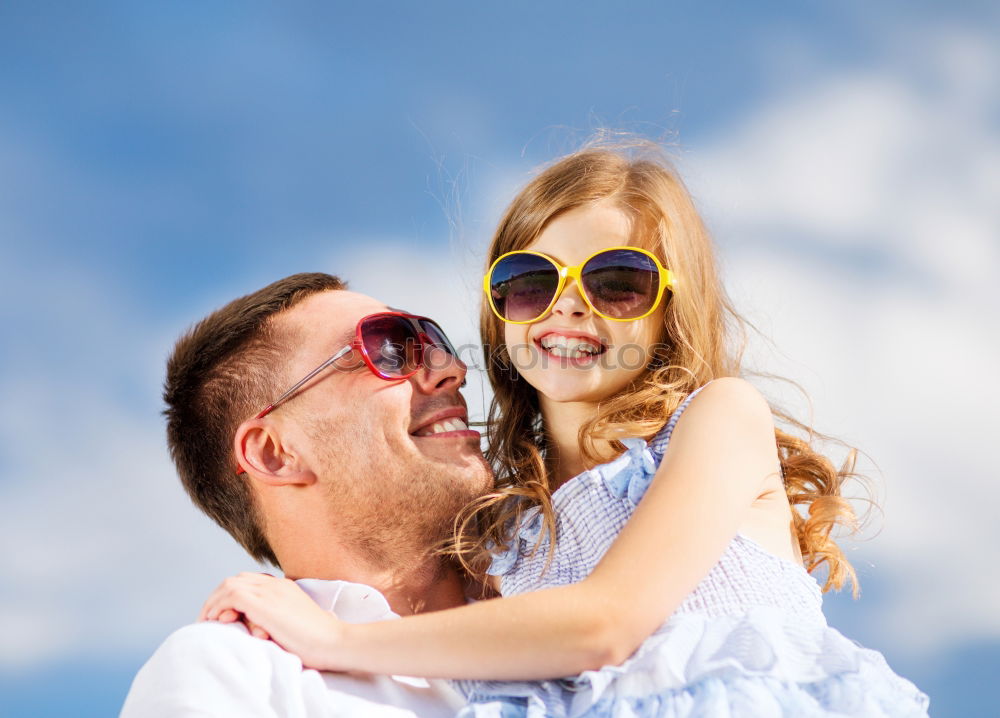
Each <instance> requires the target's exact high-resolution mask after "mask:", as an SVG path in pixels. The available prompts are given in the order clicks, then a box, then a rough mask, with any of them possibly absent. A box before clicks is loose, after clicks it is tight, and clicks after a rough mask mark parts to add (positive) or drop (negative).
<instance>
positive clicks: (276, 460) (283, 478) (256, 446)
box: [234, 418, 316, 486]
mask: <svg viewBox="0 0 1000 718" xmlns="http://www.w3.org/2000/svg"><path fill="white" fill-rule="evenodd" d="M234 450H235V452H236V461H237V463H238V464H239V465H240V466H241V467H242V468H243V469H244V470H245V471H246V472H247V474H248V475H249V476H250V477H252V478H253V479H255V480H256V481H260V482H262V483H264V484H268V485H270V486H287V485H294V484H298V485H306V484H311V483H314V482H315V481H316V474H314V473H313V472H312V470H310V469H309V467H308V466H306V465H305V464H304V463H303V461H302V457H301V456H299V455H298V454H297V453H296V452H295V450H294V449H292V448H291V447H290V446H288V445H286V444H284V443H282V438H281V432H280V430H279V427H278V426H276V425H275V424H274V423H273V422H271V421H269V420H268V419H267V418H264V419H250V420H248V421H244V422H243V423H242V424H240V425H239V427H238V428H237V429H236V437H235V443H234Z"/></svg>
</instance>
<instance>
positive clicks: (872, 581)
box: [0, 1, 1000, 716]
mask: <svg viewBox="0 0 1000 718" xmlns="http://www.w3.org/2000/svg"><path fill="white" fill-rule="evenodd" d="M998 31H1000V12H998V11H997V10H996V8H995V7H994V6H993V5H992V4H991V3H986V2H979V3H976V2H964V3H949V4H947V5H944V4H941V3H929V2H915V3H905V4H904V3H901V2H889V3H880V4H879V7H878V8H873V7H871V4H866V3H861V2H844V3H820V2H814V1H807V2H799V3H776V2H775V3H770V2H767V3H752V4H751V3H736V2H732V3H725V4H723V3H716V4H708V3H695V2H674V3H664V2H622V3H616V4H614V5H613V6H612V5H610V4H598V3H569V2H533V3H528V2H509V3H503V4H502V5H500V4H495V5H486V4H473V3H461V2H435V3H421V4H416V3H370V4H364V5H358V6H345V5H342V4H330V3H305V2H302V3H285V4H281V5H273V4H263V3H235V2H207V3H159V4H155V5H153V4H149V3H142V4H140V3H126V2H105V3H92V4H89V5H88V4H82V3H80V4H74V5H72V6H66V5H64V4H56V3H46V2H9V3H3V4H2V5H0V300H2V301H0V318H2V321H3V322H4V324H5V326H6V328H7V331H6V332H5V339H4V341H3V343H2V345H0V346H2V350H0V392H2V395H3V396H4V397H5V401H4V404H3V408H2V409H0V437H2V441H0V506H3V507H4V509H5V511H4V514H5V515H4V519H3V521H2V522H0V546H2V551H0V631H3V633H4V635H5V636H6V639H5V641H4V642H3V643H4V646H3V647H2V648H0V696H2V697H0V715H4V716H7V715H18V716H19V715H32V716H40V715H63V714H66V713H67V712H70V711H71V712H72V714H73V715H80V716H83V715H95V716H96V715H107V714H113V713H114V712H115V711H116V710H117V708H118V706H119V705H120V703H121V700H122V699H123V697H124V694H125V692H126V691H127V688H128V684H129V681H130V679H131V676H132V675H133V674H134V672H135V671H136V670H137V669H138V667H139V666H140V665H141V664H142V662H143V661H144V660H145V659H146V658H147V657H148V656H149V655H150V654H151V652H152V651H153V650H154V649H155V647H156V645H158V643H159V642H160V641H162V639H163V638H164V637H165V636H166V635H167V634H168V633H169V632H170V631H171V630H173V629H174V628H176V627H178V626H180V625H182V624H183V623H184V622H186V621H188V620H190V619H191V617H192V616H194V615H195V614H196V612H197V609H198V608H199V607H200V604H201V601H202V600H203V598H204V597H205V596H206V595H207V593H208V591H209V590H210V589H211V588H212V587H213V586H214V585H215V584H216V583H217V582H218V581H219V580H221V578H223V577H224V576H226V575H228V574H230V573H233V572H235V571H239V570H244V569H247V568H250V569H252V568H253V564H252V562H250V561H249V559H247V558H245V557H244V556H243V555H242V554H241V552H240V551H239V550H238V548H237V547H236V546H235V544H233V542H232V541H231V540H230V539H228V537H227V536H225V535H224V534H223V533H222V532H221V531H219V530H218V529H216V528H214V526H212V525H211V524H210V523H209V522H208V521H207V519H204V518H203V517H202V516H201V515H200V514H198V513H197V512H196V511H195V510H194V509H193V508H192V507H191V506H190V505H189V502H188V501H187V499H186V497H185V496H184V495H183V492H182V491H181V490H180V487H179V485H178V482H177V480H176V478H175V477H174V475H173V472H172V469H171V467H170V464H169V461H168V459H167V456H166V452H165V449H164V447H163V427H162V421H161V419H160V416H159V414H158V412H159V409H160V398H159V389H160V383H161V381H162V371H163V361H164V358H165V356H166V353H167V352H168V351H169V348H170V345H171V343H172V341H173V339H174V338H175V337H176V336H177V335H178V334H179V333H180V332H181V331H182V330H183V329H184V328H185V327H186V326H187V325H188V324H189V323H191V322H192V321H194V320H195V319H197V318H199V317H200V316H202V315H204V314H205V313H207V312H208V311H210V310H211V309H213V308H215V307H216V306H218V305H220V304H221V303H223V302H224V301H226V300H228V299H230V298H232V297H234V296H236V295H238V294H241V293H245V292H247V291H251V290H253V289H256V288H258V287H259V286H262V285H263V284H265V283H267V282H269V281H271V280H273V279H275V278H278V277H280V276H284V275H286V274H289V273H292V272H295V271H303V270H320V271H329V272H333V273H339V274H342V275H343V276H345V277H347V278H348V279H350V280H351V281H352V282H353V284H354V285H355V287H356V288H358V289H360V290H361V291H366V292H369V293H371V294H373V295H376V296H379V297H380V298H384V299H386V300H387V301H389V302H390V303H392V304H395V305H399V306H407V307H412V308H413V309H414V310H419V311H422V312H424V313H427V314H430V315H432V316H435V317H439V318H440V319H441V321H442V323H444V324H445V327H446V328H447V329H448V331H449V333H450V334H452V335H453V336H454V337H457V338H458V339H459V341H464V342H468V343H471V342H472V341H474V336H475V330H474V321H475V319H474V316H473V312H472V311H471V310H470V309H468V307H471V306H472V305H473V303H474V302H475V301H476V297H475V291H474V288H475V286H476V285H477V283H478V272H479V271H480V266H479V265H480V259H481V256H482V249H483V245H484V243H485V241H486V240H487V239H488V236H489V234H490V232H491V230H492V228H493V225H494V224H495V222H496V220H497V218H498V216H499V213H500V210H501V208H502V207H503V206H504V204H505V203H506V202H507V201H508V200H509V198H510V197H511V196H512V195H513V192H514V191H516V189H517V187H518V186H519V185H520V184H521V183H523V182H524V181H525V180H526V179H527V178H528V177H529V176H530V174H531V172H532V169H533V168H534V167H536V166H537V165H539V164H540V163H542V162H545V161H548V160H550V159H552V158H553V157H555V156H556V155H557V154H559V153H561V152H564V151H568V150H571V149H572V148H573V146H574V145H575V143H577V142H579V141H580V140H582V139H584V138H585V137H586V136H587V135H588V132H589V131H590V130H591V129H593V128H594V127H597V126H600V125H609V126H612V127H616V128H621V129H625V130H630V131H635V132H640V133H643V134H645V135H647V136H652V137H654V138H661V139H663V140H665V141H666V142H668V143H669V144H670V145H671V147H672V151H673V152H674V154H675V156H676V160H677V163H678V166H679V167H680V169H681V171H682V173H683V174H684V175H685V177H686V178H687V179H688V181H689V183H690V185H691V187H692V189H693V191H694V193H695V196H696V199H697V200H698V202H699V205H700V206H701V207H702V209H703V211H704V213H705V216H706V218H707V220H708V222H709V225H710V227H711V228H712V230H713V232H714V234H715V237H716V239H717V242H718V245H719V248H720V256H721V260H722V266H723V269H724V271H725V273H726V280H727V284H728V286H729V287H730V291H731V292H732V294H733V296H734V299H736V301H737V304H738V306H739V307H740V308H741V309H742V310H743V311H744V312H745V313H746V314H747V315H748V316H749V317H750V318H751V319H752V320H753V321H754V322H755V323H756V324H757V326H758V327H760V328H761V330H762V332H763V333H764V334H765V335H767V336H768V337H770V338H771V339H773V343H774V346H773V347H772V346H770V345H768V344H767V342H764V341H761V340H759V339H758V340H755V343H754V345H753V351H752V352H751V356H752V359H753V362H754V366H758V367H759V368H762V369H768V370H772V371H775V372H776V373H779V374H782V375H785V376H789V377H792V378H794V379H796V380H797V381H799V382H800V383H801V384H802V385H803V386H804V387H805V389H806V390H807V391H808V393H809V396H810V397H811V399H812V410H813V412H814V414H813V418H814V421H815V423H816V424H817V426H818V427H819V428H820V430H822V431H826V432H828V433H832V434H834V435H836V436H841V437H843V438H845V439H847V440H849V441H852V442H854V443H857V444H858V445H859V446H861V447H862V448H863V449H865V450H866V451H867V452H868V453H869V454H870V455H871V456H872V458H873V459H874V461H875V462H876V463H877V466H878V469H879V470H880V473H879V472H876V471H874V470H872V471H871V473H872V474H873V476H874V478H875V480H876V482H877V484H878V486H879V497H880V499H881V501H882V505H883V508H884V516H881V517H877V518H876V521H875V522H874V524H873V528H872V529H870V530H869V532H868V537H867V540H865V541H860V542H851V543H849V544H848V546H849V551H850V555H851V557H852V558H853V559H854V560H855V561H856V563H857V565H858V568H859V572H860V573H861V577H862V582H863V584H862V585H863V596H862V598H861V600H860V601H857V602H852V601H851V600H850V599H849V598H845V597H842V596H836V597H832V598H830V599H828V603H827V613H828V615H829V616H830V618H831V622H833V623H834V624H835V625H837V626H839V627H841V628H842V630H843V631H844V632H845V633H846V634H847V635H848V636H850V637H852V638H856V639H858V640H860V641H861V642H862V643H865V644H866V645H870V646H872V647H874V648H878V649H879V650H882V651H883V652H884V653H885V654H886V655H887V657H888V658H889V660H890V663H891V664H892V665H893V666H895V667H896V668H897V670H899V672H900V673H902V674H904V675H906V676H908V677H911V678H913V679H914V680H915V681H916V682H918V683H919V684H920V685H921V686H922V687H923V688H924V689H925V690H926V691H927V692H928V693H930V695H931V698H932V707H934V708H935V710H934V715H936V716H948V715H954V716H959V715H960V716H974V715H989V714H990V713H991V712H995V708H990V707H989V706H990V703H989V700H990V699H989V694H988V693H987V690H988V687H987V685H986V684H987V680H986V678H988V677H989V676H995V675H996V674H997V671H998V669H1000V618H998V616H997V615H996V611H995V609H994V607H995V606H996V605H997V603H998V602H1000V579H998V578H997V577H996V576H995V575H994V574H992V573H990V572H989V571H983V570H982V566H983V565H990V564H991V561H996V560H1000V548H998V544H1000V542H998V541H997V538H998V537H997V531H996V529H995V528H994V525H995V512H993V511H991V510H990V507H991V506H993V507H995V506H996V502H997V501H998V500H1000V484H998V482H996V481H995V479H996V478H997V477H998V476H997V470H996V469H995V468H994V467H993V465H992V462H990V463H988V461H990V460H991V459H992V456H990V457H989V458H987V450H986V448H985V447H987V446H989V445H990V442H991V441H993V439H992V437H991V435H990V433H989V428H990V427H994V428H995V427H996V426H997V425H998V416H997V413H998V412H997V409H996V406H998V402H1000V388H998V382H996V380H995V379H993V378H992V377H991V371H992V369H993V366H992V359H993V357H995V356H997V353H998V351H1000V337H998V336H997V332H996V328H995V327H996V316H997V310H998V309H1000V292H998V291H997V289H996V288H995V279H994V278H995V273H996V269H997V267H998V266H1000V262H998V260H1000V257H998V254H1000V250H998V241H997V237H998V230H1000V211H998V210H997V202H996V197H997V196H998V195H1000V170H998V168H1000V91H998V89H997V88H998V87H1000V83H998V82H997V80H998V74H1000V52H998V51H997V49H996V38H997V37H998ZM393 258H394V259H395V263H394V264H391V263H390V261H389V260H391V259H393ZM415 276H420V277H423V278H425V281H422V282H418V281H415V279H414V277H415ZM762 388H767V389H768V390H769V391H770V392H771V393H770V394H769V396H773V397H774V398H775V399H777V400H780V401H783V402H786V403H788V404H789V405H791V406H793V407H795V408H796V410H797V411H799V413H801V414H803V415H804V414H805V413H807V412H808V406H807V405H806V404H805V403H804V402H803V401H802V400H801V399H800V398H797V397H796V396H795V395H794V394H793V393H789V392H788V391H787V390H786V389H783V388H781V387H780V386H771V385H767V384H762ZM469 391H470V394H471V396H470V402H471V404H472V405H473V406H474V407H475V406H480V407H481V406H482V404H483V403H484V402H485V400H486V390H485V389H484V388H483V386H482V382H481V381H479V380H474V381H472V382H471V383H470V390H469ZM66 680H69V685H68V687H67V689H66V690H62V691H53V690H52V688H53V686H54V685H56V681H58V685H66V684H65V683H64V681H66ZM81 704H82V705H81ZM88 711H89V712H88Z"/></svg>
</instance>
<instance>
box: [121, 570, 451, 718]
mask: <svg viewBox="0 0 1000 718" xmlns="http://www.w3.org/2000/svg"><path fill="white" fill-rule="evenodd" d="M296 583H298V585H299V586H300V587H301V588H302V589H303V590H304V591H305V592H306V593H308V594H309V595H310V596H311V597H312V598H313V600H314V601H316V603H318V604H319V605H320V606H322V607H323V608H324V609H326V610H329V611H333V612H334V613H336V614H337V616H338V617H339V618H341V619H343V620H344V621H348V622H350V623H368V622H370V621H381V620H385V619H390V618H399V616H398V615H396V614H395V613H393V612H392V609H390V608H389V603H388V602H387V601H386V600H385V598H384V597H383V596H382V594H381V593H379V592H378V591H377V590H375V589H374V588H370V587H368V586H364V585H362V584H358V583H349V582H347V581H322V580H319V579H301V580H299V581H297V582H296ZM464 705H465V701H464V700H463V699H462V698H461V697H460V696H459V695H458V694H457V693H455V691H453V690H452V689H451V688H450V687H448V685H447V684H446V683H445V682H443V681H428V680H424V679H422V678H406V677H402V676H355V675H347V674H342V673H327V672H321V671H315V670H313V669H311V668H305V669H304V668H303V667H302V661H300V660H299V658H298V656H295V655H293V654H291V653H288V652H287V651H285V650H284V649H282V648H280V647H279V646H278V645H277V644H276V643H274V642H273V641H264V640H261V639H259V638H255V637H254V636H251V635H250V634H249V632H248V631H247V629H246V627H245V626H244V625H243V624H242V623H217V622H214V621H213V622H204V623H195V624H192V625H189V626H184V627H183V628H180V629H178V630H177V631H174V633H172V634H171V635H170V636H169V637H168V638H167V640H166V641H164V642H163V644H162V645H161V646H160V647H159V648H158V649H157V650H156V652H155V653H154V654H153V656H152V658H150V659H149V660H148V661H147V662H146V665H144V666H143V667H142V668H141V669H140V670H139V673H138V674H137V675H136V677H135V680H134V681H133V682H132V688H131V689H130V690H129V694H128V696H127V697H126V698H125V705H124V707H123V708H122V712H121V718H175V717H183V718H187V717H189V716H190V717H194V716H198V717H199V718H207V717H208V716H212V717H220V718H222V717H224V718H279V717H281V718H285V717H288V718H304V717H305V716H309V717H310V718H312V717H313V716H318V717H322V718H328V717H329V718H333V717H334V716H338V717H339V716H347V717H350V718H354V717H355V716H372V717H373V718H378V717H380V716H385V717H386V718H389V717H390V716H391V717H392V718H404V717H407V718H412V717H413V716H421V718H423V717H425V716H426V717H428V718H438V717H439V716H440V717H441V718H444V716H449V717H450V716H454V715H455V713H456V712H457V711H459V710H460V709H461V708H462V707H463V706H464Z"/></svg>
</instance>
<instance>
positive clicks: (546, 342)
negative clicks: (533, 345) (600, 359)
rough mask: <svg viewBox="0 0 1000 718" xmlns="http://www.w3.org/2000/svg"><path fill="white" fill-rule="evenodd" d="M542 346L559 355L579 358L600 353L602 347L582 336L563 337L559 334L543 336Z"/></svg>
mask: <svg viewBox="0 0 1000 718" xmlns="http://www.w3.org/2000/svg"><path fill="white" fill-rule="evenodd" d="M541 345H542V348H543V349H545V350H546V351H548V352H549V353H551V354H554V355H555V356H557V357H567V358H570V359H579V358H580V357H589V356H593V355H594V354H599V353H600V351H601V348H600V347H599V346H597V345H596V344H594V343H593V342H590V341H587V340H586V339H582V338H580V337H572V338H571V337H563V336H560V335H558V334H549V335H548V336H545V337H542V340H541Z"/></svg>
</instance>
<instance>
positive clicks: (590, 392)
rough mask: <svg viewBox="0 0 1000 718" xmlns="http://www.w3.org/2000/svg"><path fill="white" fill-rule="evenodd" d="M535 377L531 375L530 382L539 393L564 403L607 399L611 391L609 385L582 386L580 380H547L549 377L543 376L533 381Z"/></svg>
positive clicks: (551, 399) (550, 399)
mask: <svg viewBox="0 0 1000 718" xmlns="http://www.w3.org/2000/svg"><path fill="white" fill-rule="evenodd" d="M533 378H535V377H530V378H529V379H528V383H530V384H531V385H532V386H534V387H535V389H536V390H538V393H540V394H542V395H544V396H545V398H546V399H548V400H549V401H555V402H559V403H560V404H562V403H571V402H598V401H603V400H604V399H607V398H608V397H609V396H610V395H611V392H610V391H609V389H608V388H607V387H604V386H600V385H597V386H595V385H589V386H581V383H582V382H580V381H547V379H548V377H542V378H540V380H539V381H532V379H533Z"/></svg>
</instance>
